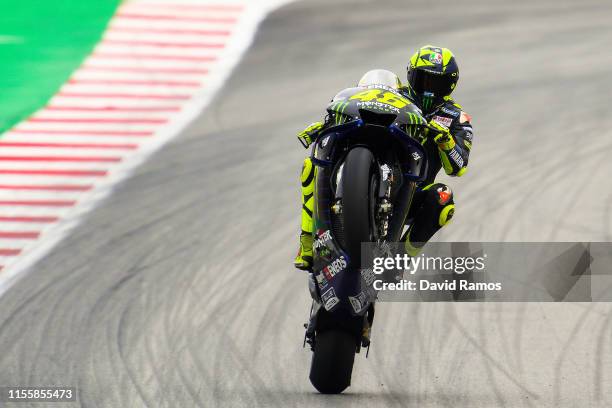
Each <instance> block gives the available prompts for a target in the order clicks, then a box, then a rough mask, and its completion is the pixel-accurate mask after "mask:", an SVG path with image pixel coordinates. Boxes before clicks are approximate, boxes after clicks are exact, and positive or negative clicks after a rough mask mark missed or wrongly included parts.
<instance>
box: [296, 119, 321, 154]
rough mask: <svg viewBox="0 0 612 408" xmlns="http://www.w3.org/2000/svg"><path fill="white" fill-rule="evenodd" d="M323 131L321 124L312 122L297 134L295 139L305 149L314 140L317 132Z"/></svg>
mask: <svg viewBox="0 0 612 408" xmlns="http://www.w3.org/2000/svg"><path fill="white" fill-rule="evenodd" d="M321 129H323V123H322V122H314V123H311V124H310V125H308V127H307V128H306V129H304V130H302V131H301V132H300V133H298V135H297V138H298V140H299V141H300V143H302V146H304V148H305V149H307V148H308V146H310V145H311V143H312V142H313V141H314V140H315V138H316V137H317V135H318V134H319V132H320V131H321Z"/></svg>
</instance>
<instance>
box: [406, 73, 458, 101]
mask: <svg viewBox="0 0 612 408" xmlns="http://www.w3.org/2000/svg"><path fill="white" fill-rule="evenodd" d="M409 79H410V85H411V86H412V88H413V89H414V90H415V91H416V92H417V93H418V94H421V95H422V94H424V93H426V92H430V93H432V94H433V95H434V96H436V97H444V96H447V95H450V94H451V92H452V91H453V84H454V83H455V82H456V77H451V76H450V75H444V74H436V73H432V72H428V71H424V70H421V69H413V70H411V71H410V78H409Z"/></svg>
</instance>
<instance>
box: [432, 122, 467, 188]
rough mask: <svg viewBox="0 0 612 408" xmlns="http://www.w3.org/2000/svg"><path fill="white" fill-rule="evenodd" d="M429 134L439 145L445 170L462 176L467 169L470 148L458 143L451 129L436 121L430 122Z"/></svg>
mask: <svg viewBox="0 0 612 408" xmlns="http://www.w3.org/2000/svg"><path fill="white" fill-rule="evenodd" d="M429 126H430V129H429V135H430V137H433V140H434V142H435V143H436V145H438V153H439V154H440V161H441V162H442V167H443V168H444V171H445V172H446V174H448V175H449V176H459V177H460V176H462V175H463V174H464V173H465V171H466V170H467V159H468V154H469V150H468V149H467V148H466V146H465V145H464V144H461V145H460V144H458V143H457V141H456V140H455V137H454V136H453V135H452V134H451V133H450V130H449V129H448V128H447V127H446V126H443V125H441V124H439V123H437V122H435V121H431V122H429Z"/></svg>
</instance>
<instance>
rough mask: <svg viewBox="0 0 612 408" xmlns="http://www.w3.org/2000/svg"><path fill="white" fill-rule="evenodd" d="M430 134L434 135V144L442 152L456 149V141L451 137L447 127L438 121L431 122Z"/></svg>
mask: <svg viewBox="0 0 612 408" xmlns="http://www.w3.org/2000/svg"><path fill="white" fill-rule="evenodd" d="M429 126H430V127H431V128H433V129H430V134H432V135H433V139H434V142H436V144H437V145H438V147H439V148H440V149H441V150H444V151H449V150H451V149H452V148H453V147H455V139H454V138H453V136H452V135H451V133H450V131H449V130H448V128H447V127H445V126H442V125H440V124H439V123H438V122H436V121H433V120H432V121H431V122H429Z"/></svg>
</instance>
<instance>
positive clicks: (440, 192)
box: [424, 183, 455, 227]
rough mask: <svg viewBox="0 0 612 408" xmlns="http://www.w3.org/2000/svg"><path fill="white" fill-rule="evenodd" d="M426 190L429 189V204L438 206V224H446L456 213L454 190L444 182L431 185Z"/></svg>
mask: <svg viewBox="0 0 612 408" xmlns="http://www.w3.org/2000/svg"><path fill="white" fill-rule="evenodd" d="M424 191H427V204H428V205H431V206H433V207H437V208H438V211H439V216H438V225H439V226H441V227H443V226H445V225H446V224H448V223H449V222H450V220H451V219H452V218H453V215H454V214H455V202H454V200H453V191H452V190H451V189H450V187H449V186H447V185H446V184H443V183H435V184H432V185H429V186H427V187H426V188H425V189H424Z"/></svg>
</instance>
